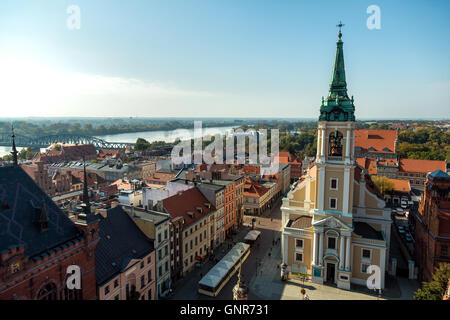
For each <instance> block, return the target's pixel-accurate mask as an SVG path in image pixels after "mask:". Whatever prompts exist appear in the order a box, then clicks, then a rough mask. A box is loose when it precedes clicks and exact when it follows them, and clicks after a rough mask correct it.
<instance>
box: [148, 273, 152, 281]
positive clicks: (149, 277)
mask: <svg viewBox="0 0 450 320" xmlns="http://www.w3.org/2000/svg"><path fill="white" fill-rule="evenodd" d="M150 281H152V270H150V271H149V272H148V273H147V282H150Z"/></svg>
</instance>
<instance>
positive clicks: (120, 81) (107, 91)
mask: <svg viewBox="0 0 450 320" xmlns="http://www.w3.org/2000/svg"><path fill="white" fill-rule="evenodd" d="M0 70H1V72H0V88H2V94H1V95H0V105H1V106H2V114H3V116H23V115H44V116H45V115H64V114H70V113H72V112H70V110H69V109H70V108H81V109H84V110H85V111H89V110H92V109H95V108H97V107H99V108H103V110H101V113H102V114H107V113H108V110H105V109H104V106H105V105H114V104H115V103H117V102H118V101H122V102H123V101H134V102H136V101H139V102H142V103H144V102H147V103H148V102H151V101H155V100H156V101H160V100H167V99H169V100H170V99H191V98H194V99H203V98H208V97H213V96H214V95H215V94H213V93H210V92H206V91H192V90H185V89H180V88H178V87H176V86H170V85H167V84H162V83H158V82H148V81H143V80H139V79H134V78H122V77H109V76H103V75H95V74H83V73H70V72H61V71H57V70H54V69H52V68H50V67H47V66H44V65H39V64H36V63H31V62H29V61H24V60H17V59H0ZM77 104H78V105H77ZM118 107H119V106H116V109H117V108H118ZM122 107H123V108H127V107H129V106H125V105H124V106H122ZM64 109H66V110H65V111H64ZM5 113H6V114H5ZM8 113H11V114H8ZM75 114H76V112H75ZM79 115H83V114H79ZM114 116H115V115H114Z"/></svg>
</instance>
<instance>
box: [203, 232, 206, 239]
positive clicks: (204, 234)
mask: <svg viewBox="0 0 450 320" xmlns="http://www.w3.org/2000/svg"><path fill="white" fill-rule="evenodd" d="M203 236H204V237H205V238H206V230H205V231H203Z"/></svg>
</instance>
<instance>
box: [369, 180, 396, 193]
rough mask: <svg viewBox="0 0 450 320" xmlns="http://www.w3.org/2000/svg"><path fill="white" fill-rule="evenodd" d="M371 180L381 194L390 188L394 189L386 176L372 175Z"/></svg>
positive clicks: (390, 189)
mask: <svg viewBox="0 0 450 320" xmlns="http://www.w3.org/2000/svg"><path fill="white" fill-rule="evenodd" d="M372 181H373V183H374V184H375V185H376V186H377V188H378V190H380V192H381V194H382V195H383V196H384V194H385V193H386V192H390V191H392V189H394V184H393V183H392V181H390V180H389V179H388V178H387V177H383V176H373V177H372Z"/></svg>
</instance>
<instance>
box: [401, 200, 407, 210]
mask: <svg viewBox="0 0 450 320" xmlns="http://www.w3.org/2000/svg"><path fill="white" fill-rule="evenodd" d="M401 207H402V208H403V209H406V208H408V203H407V202H406V201H404V200H402V202H401Z"/></svg>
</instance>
